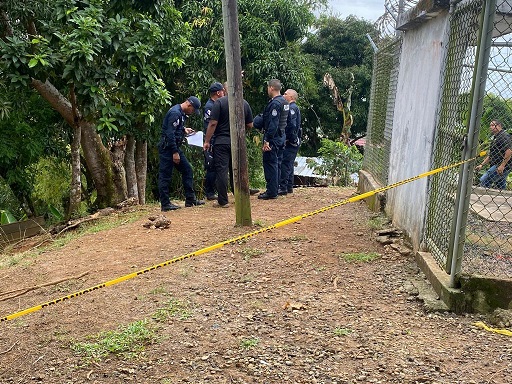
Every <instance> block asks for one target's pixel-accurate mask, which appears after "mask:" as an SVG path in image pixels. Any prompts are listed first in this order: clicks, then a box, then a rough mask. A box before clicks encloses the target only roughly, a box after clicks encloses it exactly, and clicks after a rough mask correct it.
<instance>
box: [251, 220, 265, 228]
mask: <svg viewBox="0 0 512 384" xmlns="http://www.w3.org/2000/svg"><path fill="white" fill-rule="evenodd" d="M252 225H254V226H255V227H260V228H264V227H266V226H267V224H266V223H265V222H264V221H263V220H260V219H257V220H254V221H253V222H252Z"/></svg>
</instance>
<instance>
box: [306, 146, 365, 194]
mask: <svg viewBox="0 0 512 384" xmlns="http://www.w3.org/2000/svg"><path fill="white" fill-rule="evenodd" d="M318 153H319V157H320V158H321V159H322V162H321V163H320V164H316V165H314V169H315V171H316V172H317V173H319V174H321V175H325V176H328V177H329V178H330V179H331V182H332V184H333V185H339V186H348V185H350V182H351V179H350V175H351V174H352V173H354V172H357V171H358V170H359V169H360V168H361V165H362V161H363V155H361V153H360V152H359V151H358V150H357V148H356V147H355V146H354V145H351V146H348V145H346V144H345V143H342V142H341V141H332V140H329V139H323V140H322V147H321V148H320V149H319V150H318Z"/></svg>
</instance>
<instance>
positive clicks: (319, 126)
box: [301, 15, 378, 154]
mask: <svg viewBox="0 0 512 384" xmlns="http://www.w3.org/2000/svg"><path fill="white" fill-rule="evenodd" d="M315 26H316V30H315V31H314V32H313V33H312V34H311V35H310V36H309V37H308V39H307V40H306V41H305V42H304V44H303V50H304V52H306V53H308V54H309V55H310V60H311V63H312V68H314V70H315V79H316V84H317V85H318V86H317V88H316V89H313V90H311V92H310V93H309V94H307V95H306V97H307V106H308V107H307V108H305V109H304V108H303V109H304V120H305V121H304V127H303V129H304V134H305V135H306V138H307V140H305V146H306V147H305V148H302V149H301V151H302V152H303V153H309V154H314V153H315V152H316V150H317V149H318V147H319V145H320V143H321V138H322V137H326V138H329V139H331V140H334V139H336V138H338V137H339V136H340V133H341V127H342V125H343V121H342V120H343V119H342V115H341V113H339V112H338V111H337V110H336V106H335V105H334V103H333V101H332V98H331V95H330V93H329V91H328V90H327V89H326V88H325V87H324V86H323V85H322V79H323V76H324V74H325V73H330V74H331V75H332V77H333V79H334V81H335V83H336V86H337V88H338V90H339V92H340V94H341V96H342V99H343V102H344V103H345V102H346V101H347V99H346V97H347V94H346V93H345V91H346V90H348V89H349V88H351V87H352V93H351V112H352V115H353V117H354V123H353V125H352V136H353V137H357V136H360V135H363V134H364V133H365V132H366V124H367V113H368V107H369V101H370V87H371V76H372V61H373V51H372V47H371V45H370V43H369V40H368V38H367V37H366V34H370V36H372V37H373V38H374V39H375V38H376V37H377V36H378V32H377V29H376V28H375V26H374V25H372V24H371V23H370V22H368V21H366V20H362V19H359V18H357V17H355V16H349V17H347V18H346V19H344V20H343V19H338V18H336V17H333V16H325V15H324V16H321V17H320V18H319V19H318V20H317V22H316V25H315ZM352 75H353V79H354V80H352ZM344 93H345V95H344Z"/></svg>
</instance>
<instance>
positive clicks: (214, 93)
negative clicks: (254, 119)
mask: <svg viewBox="0 0 512 384" xmlns="http://www.w3.org/2000/svg"><path fill="white" fill-rule="evenodd" d="M208 92H209V93H210V98H209V99H208V101H207V102H206V104H205V105H204V107H203V132H204V134H205V137H206V132H207V129H208V123H209V122H210V118H211V113H212V108H213V103H214V102H215V100H218V99H219V98H221V97H222V96H224V86H223V85H222V84H221V83H219V82H215V83H212V85H210V88H209V89H208ZM212 150H213V138H212V140H211V141H210V147H209V150H208V151H205V164H204V168H205V171H206V174H205V177H204V193H205V195H206V199H207V200H215V199H216V198H217V196H216V195H215V179H216V174H215V166H214V164H213V162H212V161H208V159H210V160H211V159H212V157H213V154H212Z"/></svg>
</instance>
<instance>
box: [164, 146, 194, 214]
mask: <svg viewBox="0 0 512 384" xmlns="http://www.w3.org/2000/svg"><path fill="white" fill-rule="evenodd" d="M178 153H179V154H180V163H179V164H175V163H174V162H173V160H172V153H171V150H170V148H169V147H166V148H163V147H162V146H161V145H159V146H158V155H159V157H160V165H159V168H158V194H159V195H160V204H161V205H162V207H164V206H166V205H169V204H170V199H169V188H170V186H171V180H172V170H173V168H176V170H177V171H178V172H180V173H181V179H182V181H183V189H184V190H185V199H186V200H187V201H195V200H196V194H195V192H194V175H193V171H192V166H191V165H190V163H189V162H188V160H187V158H186V157H185V154H184V153H183V152H182V150H181V149H179V148H178Z"/></svg>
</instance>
